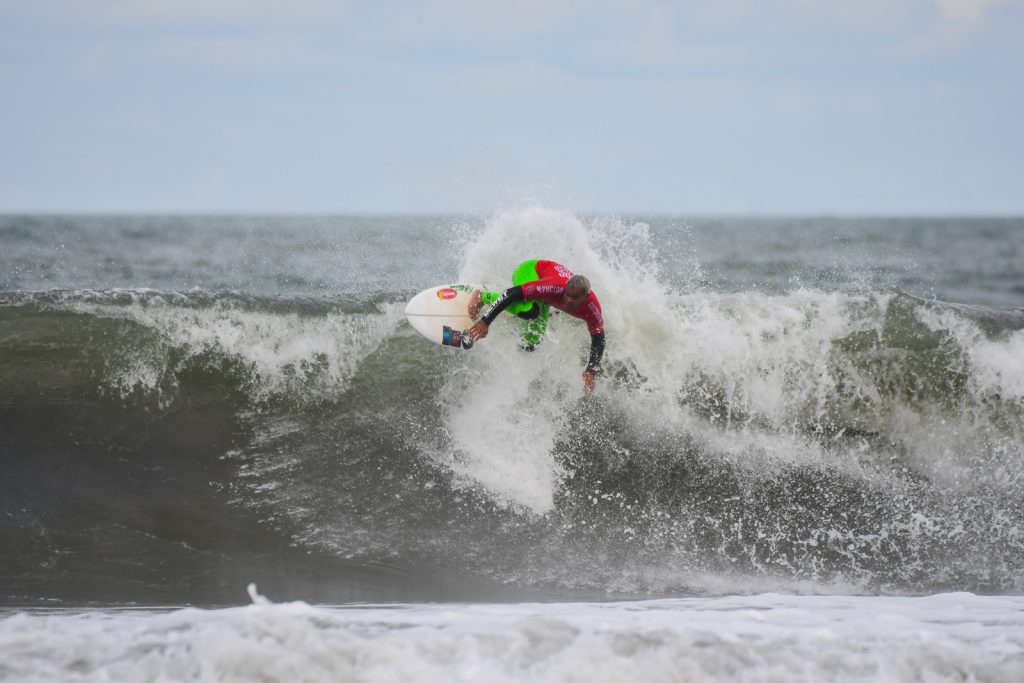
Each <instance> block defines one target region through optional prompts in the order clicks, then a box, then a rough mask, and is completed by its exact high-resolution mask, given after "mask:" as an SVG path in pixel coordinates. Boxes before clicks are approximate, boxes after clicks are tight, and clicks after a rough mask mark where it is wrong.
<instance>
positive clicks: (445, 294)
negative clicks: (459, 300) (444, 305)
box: [437, 287, 459, 301]
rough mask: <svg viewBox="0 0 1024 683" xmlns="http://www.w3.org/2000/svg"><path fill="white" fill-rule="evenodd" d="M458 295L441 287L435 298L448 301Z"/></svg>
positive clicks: (449, 289) (450, 289)
mask: <svg viewBox="0 0 1024 683" xmlns="http://www.w3.org/2000/svg"><path fill="white" fill-rule="evenodd" d="M458 295H459V293H458V292H456V291H455V290H454V289H452V288H451V287H443V288H441V289H439V290H437V298H438V299H440V300H441V301H448V300H449V299H454V298H455V297H457V296H458Z"/></svg>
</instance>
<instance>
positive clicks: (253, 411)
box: [0, 209, 1024, 603]
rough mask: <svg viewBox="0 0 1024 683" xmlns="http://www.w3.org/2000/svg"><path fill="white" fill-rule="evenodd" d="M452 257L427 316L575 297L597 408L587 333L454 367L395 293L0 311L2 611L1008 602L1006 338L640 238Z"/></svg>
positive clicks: (542, 217) (924, 307)
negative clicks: (485, 289) (500, 290)
mask: <svg viewBox="0 0 1024 683" xmlns="http://www.w3.org/2000/svg"><path fill="white" fill-rule="evenodd" d="M455 232H456V233H458V235H459V237H458V239H459V240H460V242H459V243H460V245H461V246H460V248H459V264H458V271H457V272H450V273H449V274H448V275H447V277H445V276H443V274H441V275H440V276H438V277H435V278H434V280H431V281H424V282H423V283H422V284H423V286H428V285H430V284H435V283H436V281H443V280H448V279H457V280H463V281H469V282H473V281H483V282H485V283H487V284H488V285H490V286H493V287H498V286H501V285H503V279H504V275H502V274H506V273H511V271H512V269H513V268H514V266H515V265H516V264H517V263H518V262H519V261H520V260H521V259H523V258H526V257H528V256H533V255H544V256H548V257H550V258H555V259H557V260H559V261H561V262H563V263H566V264H571V266H572V267H573V268H574V269H575V270H577V271H578V272H583V273H586V274H587V275H588V277H589V278H590V279H591V281H592V282H593V283H594V288H595V290H596V291H597V292H598V294H599V295H600V297H601V301H602V304H603V307H604V311H605V315H606V320H607V326H608V339H609V344H608V352H607V356H606V363H605V365H606V377H604V378H603V379H602V382H601V386H600V389H599V391H598V392H597V393H596V394H595V395H593V396H584V395H582V392H581V385H582V382H581V379H580V376H579V375H580V372H581V369H582V366H583V360H584V358H585V355H586V352H587V348H588V342H589V340H588V338H587V335H586V334H585V331H584V330H583V328H582V327H581V326H580V325H579V324H578V323H577V321H574V320H572V319H570V318H568V317H566V316H559V317H556V318H555V320H554V322H553V324H552V327H551V330H550V332H549V334H548V337H547V338H546V339H545V340H544V343H543V344H542V346H541V347H540V348H539V349H538V351H537V352H535V353H532V354H526V353H522V352H521V351H519V349H518V346H517V341H518V339H517V331H516V326H515V323H514V322H513V320H512V319H511V318H509V319H505V318H504V317H503V318H501V319H499V323H500V324H496V325H495V326H494V328H493V332H492V334H491V335H490V336H489V337H488V339H487V340H486V341H485V342H482V343H481V344H479V345H478V346H477V347H476V348H474V349H473V350H472V351H471V352H468V353H460V352H451V351H449V350H446V349H442V348H439V347H437V346H434V345H432V344H429V343H426V342H425V341H424V340H422V339H421V338H420V337H418V336H417V335H416V334H415V333H414V332H412V331H411V329H410V328H409V327H408V325H407V324H406V323H405V322H404V318H403V315H402V310H403V306H404V302H405V301H406V300H407V299H408V298H409V297H410V296H411V295H412V294H413V293H414V292H415V288H409V287H407V286H404V285H401V286H398V287H388V286H386V282H387V281H388V279H387V278H386V279H385V280H384V283H385V284H380V283H378V285H379V286H362V285H360V286H355V285H351V286H349V287H348V288H347V290H346V291H343V292H341V293H338V292H337V291H335V292H334V293H329V292H325V291H323V288H322V287H320V286H318V287H317V288H316V290H315V291H314V290H310V291H309V292H308V293H306V294H300V293H295V292H292V293H290V294H283V295H280V294H271V293H267V292H265V291H261V289H269V288H270V287H269V285H268V286H267V287H265V288H259V287H254V288H251V289H252V291H250V292H245V291H243V290H232V289H230V288H225V289H218V290H212V289H205V288H192V289H186V288H182V289H176V290H153V289H139V288H110V287H98V288H94V289H88V290H86V289H72V288H61V289H52V290H46V291H41V290H24V289H22V290H9V291H6V292H0V449H2V452H3V453H2V458H0V468H2V470H0V492H2V496H0V500H2V506H3V516H2V518H0V534H2V537H0V538H2V545H3V546H4V547H5V548H10V549H12V552H6V553H4V558H3V559H2V560H0V565H2V571H0V575H2V576H3V577H4V579H3V581H2V586H3V595H0V598H2V599H5V600H6V601H8V602H18V601H22V602H24V601H28V600H32V599H37V598H38V596H40V595H46V596H52V597H55V598H56V599H63V600H77V601H81V600H89V599H93V600H100V601H104V600H106V601H118V602H126V601H144V602H149V603H152V602H154V601H171V602H181V601H213V602H215V601H218V600H221V601H224V600H231V599H233V598H230V597H228V596H233V595H234V594H235V592H237V587H238V585H240V584H242V583H244V582H245V581H248V580H250V579H252V580H258V581H260V583H261V585H264V586H270V588H271V590H276V591H277V594H278V595H280V594H282V593H283V594H285V595H288V594H294V596H295V597H303V598H307V599H332V600H352V599H356V600H359V599H371V600H384V599H409V598H424V599H433V598H449V597H453V596H454V597H474V598H479V597H481V596H497V597H507V596H508V595H519V596H521V595H531V596H535V597H536V596H542V597H543V596H546V595H557V596H560V597H565V596H591V595H609V594H614V595H637V594H645V595H646V594H656V595H673V594H692V593H723V592H735V591H740V592H750V591H759V590H773V589H774V590H797V591H828V590H843V591H849V590H855V591H864V592H875V593H918V592H936V591H972V592H982V593H1019V592H1020V591H1021V590H1024V534H1022V530H1024V509H1022V505H1024V504H1022V503H1021V501H1022V500H1024V496H1022V493H1024V474H1022V473H1024V311H1021V310H1019V309H1014V308H1007V307H995V306H986V305H983V304H959V303H945V302H943V301H940V300H937V299H934V298H923V297H921V296H915V295H912V294H909V293H906V292H905V291H902V290H901V289H899V288H898V287H889V286H876V285H877V283H871V284H872V286H868V287H854V286H847V285H845V284H844V286H841V287H839V286H831V287H830V286H828V283H827V282H826V281H820V280H819V281H817V282H812V283H811V284H810V285H806V286H805V285H804V284H801V283H795V284H794V285H793V286H790V287H788V288H771V287H767V288H764V289H759V288H744V289H741V290H737V291H728V290H725V289H723V288H718V287H713V286H709V285H708V281H709V276H708V273H707V271H706V269H705V268H704V267H702V265H701V261H700V259H699V256H695V255H694V254H693V253H692V252H690V251H689V250H688V248H687V246H686V244H682V246H680V243H677V242H673V241H671V240H666V239H664V238H663V237H659V235H658V232H657V230H654V229H652V228H651V226H650V225H649V224H646V223H642V222H628V221H622V220H613V219H607V218H599V219H581V218H578V217H576V216H574V215H572V214H569V213H566V212H559V211H548V210H541V209H531V210H524V211H515V212H508V213H501V214H497V215H495V216H493V217H491V218H490V219H488V220H486V221H484V222H483V223H482V224H481V225H475V226H469V227H466V226H462V227H460V228H459V229H458V230H456V231H455ZM683 236H684V237H685V231H684V233H683ZM677 238H678V236H677ZM26 239H27V238H26ZM684 242H685V240H684ZM510 244H511V245H519V244H528V245H529V247H530V250H531V253H529V254H521V253H519V252H518V250H517V248H511V247H510ZM381 248H382V249H383V248H384V247H381ZM403 249H404V247H403ZM406 258H409V257H408V256H406ZM364 273H365V271H364ZM495 274H498V275H495ZM420 275H421V276H423V274H422V273H420ZM429 275H433V273H429V274H428V276H429ZM411 277H412V276H411V275H410V274H409V273H405V274H404V275H402V276H401V280H402V282H404V281H405V280H408V279H410V278H411Z"/></svg>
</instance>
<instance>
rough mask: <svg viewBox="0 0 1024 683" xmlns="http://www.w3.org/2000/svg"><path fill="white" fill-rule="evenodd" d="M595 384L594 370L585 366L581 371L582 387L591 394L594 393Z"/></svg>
mask: <svg viewBox="0 0 1024 683" xmlns="http://www.w3.org/2000/svg"><path fill="white" fill-rule="evenodd" d="M595 384H596V382H595V381H594V372H593V371H592V370H591V369H590V368H587V369H586V370H584V371H583V388H584V389H585V390H586V392H587V393H588V394H592V393H594V386H595Z"/></svg>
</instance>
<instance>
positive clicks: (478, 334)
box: [469, 286, 523, 342]
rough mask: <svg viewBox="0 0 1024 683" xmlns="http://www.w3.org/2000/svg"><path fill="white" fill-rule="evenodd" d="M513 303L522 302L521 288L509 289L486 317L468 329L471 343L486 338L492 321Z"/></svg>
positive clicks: (502, 294)
mask: <svg viewBox="0 0 1024 683" xmlns="http://www.w3.org/2000/svg"><path fill="white" fill-rule="evenodd" d="M513 301H523V288H522V287H518V286H517V287H509V288H508V289H506V290H505V291H504V292H502V293H501V296H500V297H498V300H497V301H495V302H494V305H493V306H491V310H489V311H487V315H485V316H484V317H483V318H481V319H480V320H478V321H477V322H476V323H474V324H473V327H471V328H469V334H470V336H471V337H472V338H473V341H475V342H476V341H480V340H481V339H483V338H484V337H486V336H487V332H488V328H489V327H490V326H491V323H492V322H494V319H495V318H497V317H498V314H499V313H501V312H502V311H504V310H505V309H506V308H508V306H509V304H511V303H512V302H513Z"/></svg>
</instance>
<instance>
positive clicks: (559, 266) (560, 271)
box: [555, 263, 572, 278]
mask: <svg viewBox="0 0 1024 683" xmlns="http://www.w3.org/2000/svg"><path fill="white" fill-rule="evenodd" d="M555 271H557V272H558V274H559V275H561V276H562V277H564V278H570V277H572V271H571V270H569V269H568V268H566V267H565V266H563V265H562V264H561V263H556V264H555Z"/></svg>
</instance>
